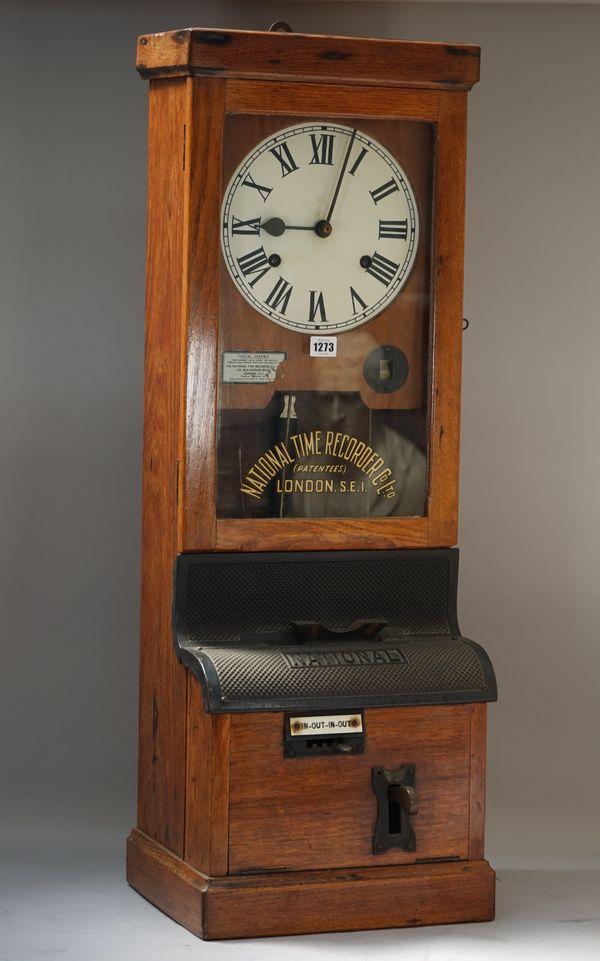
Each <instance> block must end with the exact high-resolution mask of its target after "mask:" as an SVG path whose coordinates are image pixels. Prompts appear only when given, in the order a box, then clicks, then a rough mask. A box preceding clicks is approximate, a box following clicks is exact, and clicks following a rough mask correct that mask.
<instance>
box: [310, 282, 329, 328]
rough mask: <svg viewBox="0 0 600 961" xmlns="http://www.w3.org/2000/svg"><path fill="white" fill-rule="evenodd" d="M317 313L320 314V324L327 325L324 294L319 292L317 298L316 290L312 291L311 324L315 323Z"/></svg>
mask: <svg viewBox="0 0 600 961" xmlns="http://www.w3.org/2000/svg"><path fill="white" fill-rule="evenodd" d="M317 311H318V312H319V323H321V324H325V323H327V314H326V313H325V301H324V300H323V294H322V293H320V292H319V294H318V296H317V291H316V290H311V291H310V306H309V308H308V319H309V321H310V322H311V323H314V321H315V319H316V316H317Z"/></svg>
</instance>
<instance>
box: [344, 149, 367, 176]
mask: <svg viewBox="0 0 600 961" xmlns="http://www.w3.org/2000/svg"><path fill="white" fill-rule="evenodd" d="M368 152H369V151H368V150H367V148H366V147H363V148H362V150H361V152H360V153H359V155H358V157H357V158H356V160H355V161H354V163H353V164H352V166H351V168H350V170H349V171H348V173H349V174H352V176H354V174H355V173H356V171H357V170H358V165H359V164H360V163H362V161H363V159H364V156H365V154H367V153H368Z"/></svg>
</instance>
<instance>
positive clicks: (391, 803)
mask: <svg viewBox="0 0 600 961" xmlns="http://www.w3.org/2000/svg"><path fill="white" fill-rule="evenodd" d="M388 833H389V834H401V833H402V811H401V810H400V804H399V803H398V801H397V800H396V799H395V798H393V797H392V796H391V793H388Z"/></svg>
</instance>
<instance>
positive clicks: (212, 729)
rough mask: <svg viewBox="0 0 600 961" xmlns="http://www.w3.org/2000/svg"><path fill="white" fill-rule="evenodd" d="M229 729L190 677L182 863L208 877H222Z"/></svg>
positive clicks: (226, 716) (226, 720)
mask: <svg viewBox="0 0 600 961" xmlns="http://www.w3.org/2000/svg"><path fill="white" fill-rule="evenodd" d="M229 726H230V715H229V714H207V713H206V711H205V710H204V705H203V703H202V692H201V689H200V685H199V683H198V681H197V680H196V678H195V677H193V676H192V675H191V674H190V675H189V683H188V742H187V753H188V760H187V790H186V799H187V800H186V829H185V860H186V861H187V863H188V864H190V865H192V867H194V868H196V869H197V870H198V871H202V872H203V873H204V874H208V875H211V876H215V875H223V874H227V861H228V853H227V844H228V840H229Z"/></svg>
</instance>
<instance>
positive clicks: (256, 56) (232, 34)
mask: <svg viewBox="0 0 600 961" xmlns="http://www.w3.org/2000/svg"><path fill="white" fill-rule="evenodd" d="M137 69H138V70H139V72H140V73H141V75H142V76H144V77H169V76H171V77H173V76H185V75H189V74H205V75H209V76H215V75H218V76H220V77H240V76H243V77H252V78H255V79H276V80H290V79H300V80H303V81H308V82H315V81H321V82H323V81H324V82H330V83H339V81H340V79H343V80H344V82H345V83H375V84H378V85H381V83H382V79H385V83H386V85H387V86H394V85H397V84H400V85H402V86H406V87H419V86H423V87H441V88H450V89H452V90H457V89H467V90H468V89H470V88H471V87H472V86H473V84H475V83H477V81H478V80H479V47H475V46H472V45H468V44H454V43H419V42H415V41H410V40H367V39H362V38H361V39H359V38H356V37H328V36H319V35H317V34H302V33H270V32H264V31H251V30H218V29H202V28H191V29H187V30H174V31H171V32H169V33H155V34H146V35H144V36H142V37H140V38H139V40H138V45H137Z"/></svg>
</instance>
